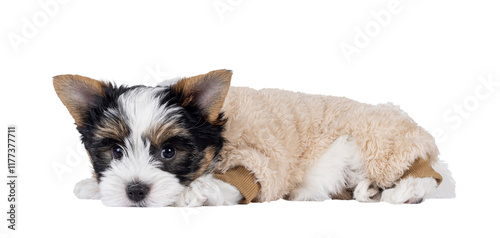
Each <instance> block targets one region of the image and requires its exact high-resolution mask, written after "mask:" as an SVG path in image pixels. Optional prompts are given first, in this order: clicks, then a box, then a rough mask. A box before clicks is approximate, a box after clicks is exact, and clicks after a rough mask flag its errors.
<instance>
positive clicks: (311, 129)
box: [216, 87, 439, 201]
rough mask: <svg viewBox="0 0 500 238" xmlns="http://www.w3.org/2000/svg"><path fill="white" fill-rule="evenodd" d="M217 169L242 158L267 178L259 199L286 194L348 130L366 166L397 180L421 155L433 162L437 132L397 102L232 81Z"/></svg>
mask: <svg viewBox="0 0 500 238" xmlns="http://www.w3.org/2000/svg"><path fill="white" fill-rule="evenodd" d="M223 111H224V113H225V115H226V117H227V122H226V124H225V132H224V133H223V136H224V137H225V139H226V140H227V143H225V144H224V147H223V148H222V151H221V152H220V156H221V158H222V159H221V162H220V163H218V164H217V165H216V171H217V172H221V173H223V172H225V171H227V170H228V169H230V168H234V167H237V166H243V167H245V168H246V169H247V170H250V171H252V172H253V173H254V174H255V177H256V179H257V181H258V182H259V183H260V185H261V192H260V194H259V197H258V200H259V201H272V200H276V199H280V198H282V197H283V196H284V195H285V194H288V193H289V192H290V191H291V189H293V188H294V187H296V186H297V184H298V183H300V182H301V181H302V180H303V178H304V175H305V172H306V171H307V169H308V168H309V167H310V166H311V165H313V164H314V163H315V161H316V160H317V159H318V158H320V157H321V156H322V155H323V154H324V152H325V151H326V150H327V149H328V148H329V147H330V146H331V145H332V143H333V142H334V141H335V140H336V139H337V138H338V137H339V136H342V135H350V136H352V137H353V138H354V139H355V141H356V143H357V146H358V147H359V148H360V150H361V151H360V152H361V156H362V162H363V174H364V175H365V176H366V177H367V178H369V179H370V180H372V181H374V182H375V183H376V185H377V186H379V187H382V188H387V187H391V186H392V185H393V184H394V183H395V182H396V181H398V179H399V178H401V176H402V175H403V173H404V171H405V170H407V169H408V168H409V167H410V166H411V165H412V164H413V162H414V161H415V160H416V159H417V158H424V159H425V160H430V161H431V162H432V163H434V162H435V161H436V160H437V158H438V154H439V152H438V149H437V147H436V144H435V143H434V138H433V137H432V136H431V135H430V134H429V133H428V132H426V131H425V130H424V129H422V128H421V127H419V126H418V125H417V124H416V123H415V122H414V121H413V120H412V119H411V118H410V117H409V116H408V115H407V114H406V113H405V112H403V111H401V110H400V109H399V107H397V106H394V105H392V104H379V105H369V104H364V103H359V102H356V101H353V100H350V99H347V98H341V97H331V96H320V95H307V94H303V93H293V92H289V91H284V90H277V89H263V90H259V91H257V90H254V89H250V88H237V87H232V88H231V89H230V90H229V92H228V95H227V97H226V101H225V103H224V106H223Z"/></svg>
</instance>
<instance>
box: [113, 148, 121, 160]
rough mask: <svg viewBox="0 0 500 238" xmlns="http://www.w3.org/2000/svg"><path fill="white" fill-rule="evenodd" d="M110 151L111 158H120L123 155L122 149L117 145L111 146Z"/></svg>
mask: <svg viewBox="0 0 500 238" xmlns="http://www.w3.org/2000/svg"><path fill="white" fill-rule="evenodd" d="M111 153H112V154H113V159H121V158H122V157H123V149H122V147H120V146H119V145H115V146H113V148H111Z"/></svg>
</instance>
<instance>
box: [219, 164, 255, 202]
mask: <svg viewBox="0 0 500 238" xmlns="http://www.w3.org/2000/svg"><path fill="white" fill-rule="evenodd" d="M214 177H215V178H217V179H219V180H222V181H224V182H226V183H229V184H231V185H233V186H235V187H236V188H237V189H238V190H239V191H240V193H241V195H242V196H243V199H241V201H240V204H248V203H250V202H251V201H252V200H254V199H255V198H256V197H257V196H258V195H259V191H260V184H259V183H257V182H255V176H254V175H253V174H251V172H250V171H248V170H247V169H245V168H244V167H242V166H238V167H235V168H232V169H230V170H228V171H226V173H224V174H218V173H216V174H214Z"/></svg>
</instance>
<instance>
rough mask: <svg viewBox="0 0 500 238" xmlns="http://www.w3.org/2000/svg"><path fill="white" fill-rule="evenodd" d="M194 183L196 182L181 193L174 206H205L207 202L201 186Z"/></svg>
mask: <svg viewBox="0 0 500 238" xmlns="http://www.w3.org/2000/svg"><path fill="white" fill-rule="evenodd" d="M196 181H197V180H195V181H193V182H192V183H191V184H190V185H189V186H188V187H186V188H185V189H184V190H183V191H182V192H181V194H180V195H179V198H178V199H177V202H176V203H175V204H176V206H178V207H199V206H203V205H205V203H206V202H207V201H208V198H207V196H206V195H204V194H203V192H204V191H203V189H202V186H203V185H202V184H200V183H199V182H196Z"/></svg>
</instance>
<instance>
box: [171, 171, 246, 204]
mask: <svg viewBox="0 0 500 238" xmlns="http://www.w3.org/2000/svg"><path fill="white" fill-rule="evenodd" d="M241 199H242V196H241V194H240V192H239V191H238V189H237V188H235V187H234V186H232V185H231V184H228V183H225V182H223V181H221V180H218V179H216V178H214V177H213V176H212V175H210V174H209V175H204V176H201V177H199V178H198V179H196V180H194V181H193V182H191V183H190V184H189V186H187V187H186V188H185V189H184V190H183V191H182V192H181V194H180V195H179V198H178V199H177V202H176V206H179V207H198V206H220V205H234V204H237V203H238V202H239V201H240V200H241Z"/></svg>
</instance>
